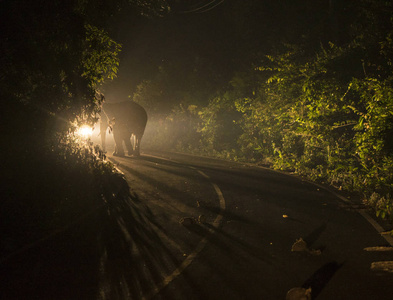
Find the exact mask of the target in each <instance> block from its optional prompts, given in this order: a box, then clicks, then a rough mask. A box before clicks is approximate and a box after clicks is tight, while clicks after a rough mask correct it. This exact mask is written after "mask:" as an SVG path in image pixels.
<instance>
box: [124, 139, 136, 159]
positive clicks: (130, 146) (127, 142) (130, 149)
mask: <svg viewBox="0 0 393 300" xmlns="http://www.w3.org/2000/svg"><path fill="white" fill-rule="evenodd" d="M124 143H125V144H126V148H127V151H128V155H132V154H133V153H134V150H133V149H132V144H131V137H127V138H126V139H125V140H124Z"/></svg>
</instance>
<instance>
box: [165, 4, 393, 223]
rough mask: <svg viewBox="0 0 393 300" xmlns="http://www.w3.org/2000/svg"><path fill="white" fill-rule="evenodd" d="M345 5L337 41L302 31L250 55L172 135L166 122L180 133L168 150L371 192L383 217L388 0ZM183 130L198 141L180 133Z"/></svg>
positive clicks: (391, 172) (392, 178) (388, 206)
mask: <svg viewBox="0 0 393 300" xmlns="http://www.w3.org/2000/svg"><path fill="white" fill-rule="evenodd" d="M347 5H349V4H348V3H347V4H345V5H344V4H343V7H344V8H345V9H347V8H349V7H350V8H351V10H352V13H353V15H354V16H357V17H359V18H349V19H348V20H346V22H348V23H347V26H348V27H346V28H345V29H346V32H345V34H344V33H343V34H342V35H341V36H340V37H338V36H336V37H337V40H339V41H340V43H337V44H334V43H332V42H330V41H329V40H324V42H321V43H320V46H319V48H315V45H314V46H313V47H311V48H310V45H311V44H312V41H310V40H305V41H304V43H303V42H302V43H300V42H299V43H296V44H291V45H288V44H286V45H284V46H281V47H280V48H279V49H280V51H272V54H270V55H265V56H264V57H262V58H260V57H261V56H258V57H259V60H258V61H256V60H254V63H253V64H252V67H250V68H248V69H243V70H242V71H241V72H240V71H239V72H237V73H234V74H233V77H232V79H231V80H230V81H229V82H228V86H227V88H226V89H225V90H219V91H217V93H216V94H215V95H214V96H211V97H210V98H209V99H210V100H209V102H208V104H204V105H199V106H198V110H199V112H198V114H197V115H193V118H192V121H191V122H190V123H189V124H188V131H187V130H183V131H182V133H181V134H180V135H171V129H170V128H169V127H168V130H167V131H166V133H164V134H163V136H165V137H168V138H169V137H175V140H176V141H181V142H179V143H176V142H175V141H174V142H173V143H172V144H173V145H176V149H177V150H183V151H199V153H204V154H209V155H214V156H218V157H224V158H230V159H236V160H240V159H241V160H248V161H254V162H258V163H271V165H272V166H273V167H274V168H278V169H283V170H292V171H296V172H297V173H299V174H302V175H304V176H308V177H309V178H311V179H313V180H316V181H323V182H328V183H330V184H332V185H334V186H336V187H340V188H343V189H346V190H350V191H356V192H359V193H362V194H363V195H364V197H365V198H366V199H369V198H370V197H371V198H372V199H374V200H375V199H377V201H374V200H370V201H368V202H367V203H368V204H369V205H370V206H373V207H374V208H375V209H376V212H377V215H378V216H380V217H382V218H392V198H391V197H390V196H389V195H392V193H393V142H392V138H391V137H392V136H393V99H392V97H393V96H392V95H393V88H392V87H393V76H392V71H393V69H392V49H393V42H392V41H393V39H392V37H393V32H392V29H391V28H393V27H392V25H393V24H392V20H393V18H392V13H391V12H392V10H391V8H392V7H391V6H392V4H391V3H390V2H387V1H371V0H362V1H360V3H359V6H356V7H353V6H347ZM332 9H334V8H332ZM331 13H334V11H333V12H331ZM335 17H336V18H337V19H336V20H338V19H339V18H342V17H343V16H341V15H339V13H338V12H337V16H335ZM360 17H361V18H360ZM342 20H343V19H342ZM333 23H334V22H333ZM333 25H334V24H333ZM332 33H333V34H337V33H338V32H331V33H329V34H332ZM309 34H310V36H313V35H314V34H315V33H312V32H310V33H309ZM327 36H328V35H327ZM194 100H195V101H194V103H195V104H196V103H200V102H198V101H197V100H196V98H195V99H194ZM191 103H192V102H191ZM183 116H184V110H183V111H174V113H173V114H172V115H171V117H170V118H169V119H168V120H170V122H172V123H173V124H177V120H178V119H179V120H180V119H181V118H183ZM168 120H167V121H168ZM175 127H177V125H174V128H175ZM185 137H187V138H185ZM192 137H194V141H198V143H189V142H184V141H185V140H188V141H190V140H192ZM376 195H378V196H376Z"/></svg>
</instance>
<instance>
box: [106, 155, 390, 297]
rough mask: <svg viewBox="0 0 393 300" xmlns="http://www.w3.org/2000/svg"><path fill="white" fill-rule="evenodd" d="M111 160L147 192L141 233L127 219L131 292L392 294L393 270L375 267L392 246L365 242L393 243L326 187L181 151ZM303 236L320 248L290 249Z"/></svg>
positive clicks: (178, 294)
mask: <svg viewBox="0 0 393 300" xmlns="http://www.w3.org/2000/svg"><path fill="white" fill-rule="evenodd" d="M110 160H112V161H113V162H114V163H115V164H116V165H117V166H118V168H119V169H120V170H122V171H123V172H124V175H125V177H126V179H127V181H128V182H129V185H130V186H131V189H132V190H133V192H134V193H135V194H136V195H137V196H138V198H139V202H138V207H136V208H135V209H136V210H137V211H138V212H139V218H140V224H142V226H141V228H143V229H142V231H141V232H139V233H137V235H138V238H137V239H136V240H133V236H135V232H134V233H132V231H135V230H134V229H130V228H129V227H128V226H127V224H126V222H124V223H122V224H121V226H122V227H123V231H124V232H125V234H126V235H127V234H129V241H130V243H131V242H132V243H133V246H132V248H133V249H134V253H133V255H135V257H137V258H138V259H135V260H134V261H137V262H138V263H139V266H138V269H139V271H138V272H137V273H136V274H134V275H135V276H133V278H132V279H130V278H128V279H127V275H124V276H123V279H122V280H123V282H122V286H123V288H125V287H126V288H125V289H124V293H126V294H127V293H128V294H129V295H131V297H132V298H141V299H285V295H286V293H287V291H288V290H289V289H291V288H293V287H307V288H308V287H312V296H313V299H321V300H322V299H327V300H331V299H346V300H347V299H357V300H361V299H369V300H371V299H390V300H391V299H393V284H392V283H393V274H392V273H388V272H383V271H374V270H370V266H371V264H372V263H373V262H376V261H388V260H393V252H381V251H365V250H364V248H366V247H375V246H390V245H389V244H388V242H387V241H386V240H385V239H384V238H383V237H381V235H380V234H378V233H377V231H376V230H375V228H374V227H373V226H371V224H370V223H369V222H368V221H367V220H366V219H365V218H364V217H363V216H361V215H360V214H359V212H358V211H356V209H354V208H353V207H352V206H351V205H348V203H344V202H343V201H342V200H340V199H339V198H337V197H336V196H335V195H333V194H332V193H330V192H329V191H327V190H324V189H322V188H321V187H318V186H316V185H313V184H311V183H309V182H307V181H304V180H301V179H300V178H298V177H295V176H289V175H285V174H282V173H279V172H275V171H272V170H269V169H264V168H259V167H253V166H249V165H244V164H237V163H230V162H226V161H221V160H213V159H208V158H202V157H194V156H188V155H180V154H173V153H166V154H165V153H153V152H150V153H144V154H142V156H141V157H140V158H132V157H124V158H121V157H115V158H114V157H110ZM200 216H202V217H200ZM199 218H201V220H198V219H199ZM182 221H184V222H182ZM199 221H202V222H199ZM299 238H302V239H303V240H304V241H305V242H306V243H307V247H308V249H310V250H317V251H315V252H307V251H300V252H296V251H291V248H292V245H293V244H294V243H295V241H296V240H297V239H299ZM318 250H319V251H318ZM123 271H124V270H123ZM124 272H126V271H124ZM103 290H105V289H103ZM110 290H111V288H110V287H109V286H108V287H107V289H106V291H107V292H108V293H110V292H109V291H110ZM102 295H103V298H106V296H105V293H103V294H102ZM108 299H109V298H108Z"/></svg>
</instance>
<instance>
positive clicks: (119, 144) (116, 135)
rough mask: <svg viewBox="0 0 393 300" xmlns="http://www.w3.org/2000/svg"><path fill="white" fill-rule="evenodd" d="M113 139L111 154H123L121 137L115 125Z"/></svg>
mask: <svg viewBox="0 0 393 300" xmlns="http://www.w3.org/2000/svg"><path fill="white" fill-rule="evenodd" d="M113 139H114V140H115V152H113V155H114V156H124V149H123V137H122V136H121V132H119V129H118V128H117V126H116V125H114V126H113Z"/></svg>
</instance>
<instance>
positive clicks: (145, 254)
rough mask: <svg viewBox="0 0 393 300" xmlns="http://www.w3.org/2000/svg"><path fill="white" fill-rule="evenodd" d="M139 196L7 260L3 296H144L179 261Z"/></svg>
mask: <svg viewBox="0 0 393 300" xmlns="http://www.w3.org/2000/svg"><path fill="white" fill-rule="evenodd" d="M153 223H154V222H153V220H152V214H151V212H149V210H148V208H147V207H145V206H144V205H142V203H141V202H140V201H139V200H138V198H137V197H136V196H133V197H132V198H129V197H126V198H124V199H120V200H119V199H118V200H117V201H116V202H114V201H112V202H110V203H109V205H107V206H105V207H104V208H101V209H99V210H97V211H96V212H95V213H92V214H90V215H89V216H88V217H86V218H85V219H83V221H81V222H80V223H79V224H77V225H76V226H73V227H71V228H69V229H67V230H66V231H64V232H62V233H61V234H58V235H56V236H54V237H53V238H51V239H48V240H45V241H43V242H42V243H40V244H39V245H37V246H35V247H32V248H31V249H29V250H28V251H25V252H24V253H22V254H20V255H16V256H14V257H12V258H11V259H9V260H7V261H5V262H3V263H2V265H1V270H0V282H1V283H0V299H141V298H142V296H143V295H144V294H146V293H149V292H150V291H151V290H152V289H154V288H155V286H156V284H157V283H160V282H161V281H162V280H163V278H164V277H165V276H166V274H168V273H170V272H172V271H173V269H174V268H175V267H176V266H177V265H178V264H179V262H178V261H177V259H176V258H175V257H174V256H173V255H172V254H171V252H170V251H169V250H168V249H167V247H166V246H165V245H164V244H163V242H162V241H161V239H160V238H159V236H158V235H157V234H156V231H155V226H156V225H154V224H153Z"/></svg>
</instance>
